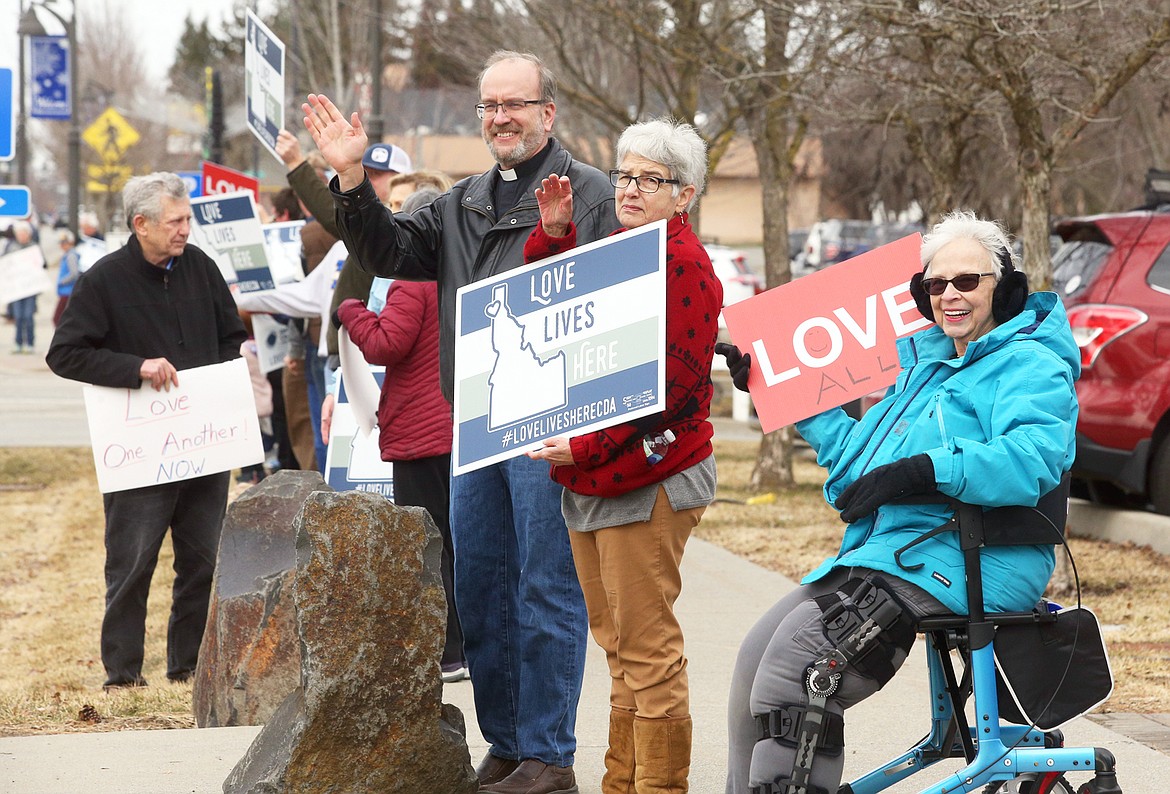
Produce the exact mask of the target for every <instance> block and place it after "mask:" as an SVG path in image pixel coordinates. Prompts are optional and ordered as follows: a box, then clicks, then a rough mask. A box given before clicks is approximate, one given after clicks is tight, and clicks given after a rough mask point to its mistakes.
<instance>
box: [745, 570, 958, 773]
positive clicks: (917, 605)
mask: <svg viewBox="0 0 1170 794" xmlns="http://www.w3.org/2000/svg"><path fill="white" fill-rule="evenodd" d="M868 573H871V571H870V570H869V569H866V568H839V569H837V570H834V571H833V572H831V573H830V574H829V575H828V576H826V577H824V578H823V579H820V580H818V581H816V582H813V583H811V584H807V585H801V586H799V587H797V588H796V589H795V590H793V591H792V592H791V593H789V594H788V595H786V596H784V597H783V598H781V599H780V600H779V601H777V602H776V604H775V605H774V606H773V607H772V608H771V609H769V610H768V611H767V612H766V613H764V616H763V617H761V618H760V619H759V620H758V621H757V622H756V625H755V626H753V627H752V628H751V630H750V631H749V632H748V633H747V636H746V637H744V640H743V643H742V644H741V645H740V647H739V656H738V657H737V658H736V660H735V671H734V673H733V675H732V678H731V693H730V696H729V700H728V706H727V728H728V758H727V794H748V790H749V787H750V786H758V785H761V784H762V783H771V782H772V781H774V780H775V779H776V778H777V777H789V776H791V774H792V766H793V763H794V760H795V756H796V750H795V749H794V748H792V747H788V746H786V745H783V744H780V743H779V742H777V741H775V740H773V739H763V740H761V741H757V740H756V736H757V733H756V724H755V719H754V717H753V715H755V714H764V713H767V712H769V711H771V710H772V709H774V708H778V707H780V706H783V705H790V704H793V703H802V704H807V703H808V697H807V693H806V690H805V685H804V675H805V671H806V670H807V668H808V665H809V664H811V663H812V662H813V661H815V660H816V657H817V656H819V651H821V649H822V648H824V647H825V644H826V643H825V635H824V634H823V633H822V631H821V622H820V620H821V610H820V607H818V606H817V604H816V601H815V600H814V599H816V598H817V597H818V596H822V595H827V594H829V593H832V592H834V591H836V590H837V589H839V588H840V587H841V585H842V584H844V583H845V582H846V581H847V580H848V579H853V578H861V577H863V576H865V575H866V574H868ZM881 576H882V578H883V579H884V580H885V582H886V585H887V587H888V588H889V589H890V590H891V591H892V592H893V593H894V595H896V596H897V597H898V598H899V599H900V600H901V602H902V604H903V605H904V606H905V607H906V608H907V609H908V610H909V611H910V612H911V614H912V615H913V616H914V617H915V618H918V617H921V616H922V615H930V614H938V613H940V612H946V611H947V609H946V607H944V606H943V605H942V604H941V603H940V602H939V601H938V600H937V599H935V598H934V597H933V596H931V595H929V594H928V593H927V592H926V591H924V590H922V589H921V588H919V587H917V586H915V585H912V584H910V583H909V582H907V581H905V580H903V579H898V578H897V577H894V576H890V575H889V574H881ZM904 661H906V653H905V652H903V651H900V650H899V651H897V652H896V653H895V654H894V658H893V659H892V660H891V662H892V663H893V665H894V669H895V670H897V669H898V668H900V667H901V666H902V663H903V662H904ZM878 689H880V687H879V686H878V682H877V681H875V680H873V679H870V678H866V677H864V676H862V675H860V674H859V673H858V672H857V671H856V670H854V669H852V668H846V670H845V672H844V673H843V675H842V676H841V683H840V685H839V686H838V688H837V691H836V693H835V694H834V695H833V696H832V697H831V698H830V699H829V703H828V709H829V711H831V712H834V713H836V714H843V713H844V711H845V709H847V708H849V707H850V706H853V705H855V704H857V703H860V702H861V701H863V700H865V699H866V698H867V697H869V696H870V695H872V694H873V693H875V692H877V691H878ZM844 765H845V753H843V752H842V753H839V754H837V756H836V757H833V756H828V755H823V754H817V757H816V760H815V762H814V763H813V765H812V774H811V780H810V783H811V784H812V785H814V786H823V787H824V788H825V789H826V790H828V791H836V790H837V787H838V786H839V785H840V783H841V772H842V769H843V768H844Z"/></svg>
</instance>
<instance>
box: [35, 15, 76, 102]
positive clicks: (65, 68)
mask: <svg viewBox="0 0 1170 794" xmlns="http://www.w3.org/2000/svg"><path fill="white" fill-rule="evenodd" d="M71 55H72V53H70V51H69V39H68V38H66V37H65V36H32V37H31V38H30V39H29V77H30V78H31V83H32V85H31V91H30V99H29V115H30V116H32V117H33V118H34V119H53V120H56V121H61V120H65V119H68V118H69V117H70V113H69V106H70V102H69V96H70V92H71V91H72V90H73V86H72V85H70V81H69V58H70V57H71Z"/></svg>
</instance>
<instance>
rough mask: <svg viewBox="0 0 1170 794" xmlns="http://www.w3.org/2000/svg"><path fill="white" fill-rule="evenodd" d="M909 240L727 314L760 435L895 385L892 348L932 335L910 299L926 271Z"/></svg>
mask: <svg viewBox="0 0 1170 794" xmlns="http://www.w3.org/2000/svg"><path fill="white" fill-rule="evenodd" d="M921 245H922V238H921V237H920V236H919V235H917V234H914V235H910V236H909V237H904V238H902V239H901V240H896V241H894V242H892V243H889V244H888V245H883V246H881V247H880V248H875V249H874V250H872V251H869V252H867V253H864V254H862V255H860V256H858V257H855V258H853V259H850V260H847V261H845V262H842V263H840V264H837V265H833V266H832V267H830V268H826V269H825V270H821V271H818V272H816V273H813V274H810V275H808V276H804V277H803V278H800V279H797V280H796V281H793V282H790V283H788V284H785V285H784V286H782V287H777V288H776V289H771V290H768V291H767V292H765V293H763V294H762V295H756V296H755V297H752V298H748V299H747V300H745V301H741V302H739V303H736V304H734V305H732V306H725V307H724V309H723V314H724V317H726V319H727V330H728V333H730V334H731V340H732V341H733V342H734V343H735V345H736V347H738V348H739V349H740V350H742V351H744V352H745V353H751V355H752V369H751V376H750V377H749V378H748V388H749V389H750V390H751V395H752V402H753V403H754V404H755V407H756V414H757V415H758V416H759V417H760V427H761V428H762V429H763V431H764V432H765V433H770V432H771V431H773V430H776V429H778V428H781V427H784V426H785V425H788V424H792V423H793V422H797V421H799V420H801V419H805V418H807V417H809V416H813V415H815V414H818V413H820V412H822V411H827V410H828V409H830V408H834V407H836V406H838V405H844V404H845V403H847V402H849V401H850V400H853V399H856V398H858V397H861V396H862V395H865V394H869V393H870V392H872V391H876V390H878V389H883V388H886V387H888V386H890V385H891V384H893V382H894V381H895V380H896V379H897V376H898V355H897V349H896V348H895V345H894V342H895V340H896V339H898V338H899V337H902V336H906V335H908V334H912V333H914V332H915V331H918V330H920V329H922V328H926V327H927V326H929V325H930V321H928V320H926V319H925V318H923V316H922V315H921V314H919V312H918V308H917V307H916V306H915V305H914V299H913V298H912V297H910V290H909V284H910V277H911V276H913V275H914V274H915V273H917V272H918V271H919V270H921V269H922V265H921V263H920V261H919V258H918V252H919V249H920V248H921Z"/></svg>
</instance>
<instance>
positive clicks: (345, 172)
mask: <svg viewBox="0 0 1170 794" xmlns="http://www.w3.org/2000/svg"><path fill="white" fill-rule="evenodd" d="M301 110H302V111H304V114H305V129H307V130H308V131H309V134H310V135H312V136H313V142H314V143H316V144H317V148H318V149H320V150H321V154H322V155H323V156H324V157H325V162H327V163H329V167H330V168H332V169H333V170H334V171H336V172H337V179H338V182H339V183H340V186H341V189H342V190H352V189H353V188H355V187H357V186H358V185H360V184H361V183H362V180H364V179H365V178H366V174H365V171H364V169H362V155H363V154H365V151H366V146H367V145H368V143H369V139H368V138H367V137H366V131H365V128H364V127H362V121H361V119H360V118H358V114H357V113H351V114H350V117H349V120H348V121H347V120H346V118H345V116H343V115H342V114H341V111H340V110H338V109H337V105H334V104H333V103H332V102H331V101H330V100H329V97H327V96H325V95H324V94H309V101H308V102H305V103H304V104H302V105H301Z"/></svg>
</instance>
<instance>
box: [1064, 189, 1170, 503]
mask: <svg viewBox="0 0 1170 794" xmlns="http://www.w3.org/2000/svg"><path fill="white" fill-rule="evenodd" d="M1054 230H1055V232H1056V233H1057V234H1059V235H1060V238H1061V240H1062V241H1063V245H1062V246H1061V247H1060V249H1059V250H1058V251H1057V252H1056V256H1055V257H1054V259H1053V263H1052V265H1053V289H1054V290H1055V291H1056V292H1057V293H1059V294H1060V295H1061V297H1062V298H1063V299H1064V302H1065V305H1066V307H1067V308H1068V315H1069V322H1070V324H1071V325H1072V329H1073V335H1074V336H1075V337H1076V339H1077V344H1078V345H1079V346H1080V349H1081V367H1082V373H1081V378H1080V380H1079V381H1078V382H1077V397H1078V398H1079V400H1080V418H1079V420H1078V422H1077V458H1076V462H1075V464H1074V465H1073V477H1074V482H1073V485H1074V494H1075V495H1078V496H1084V497H1087V498H1090V499H1092V500H1094V501H1098V502H1101V503H1106V504H1112V505H1117V506H1127V507H1135V506H1136V507H1146V506H1147V505H1148V506H1149V507H1151V508H1152V509H1153V510H1155V511H1156V512H1158V513H1162V514H1164V515H1170V207H1166V208H1164V209H1162V210H1161V211H1159V210H1142V211H1134V212H1125V213H1116V214H1109V215H1095V216H1090V217H1083V218H1069V219H1067V220H1062V221H1059V222H1057V223H1056V224H1055V228H1054Z"/></svg>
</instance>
